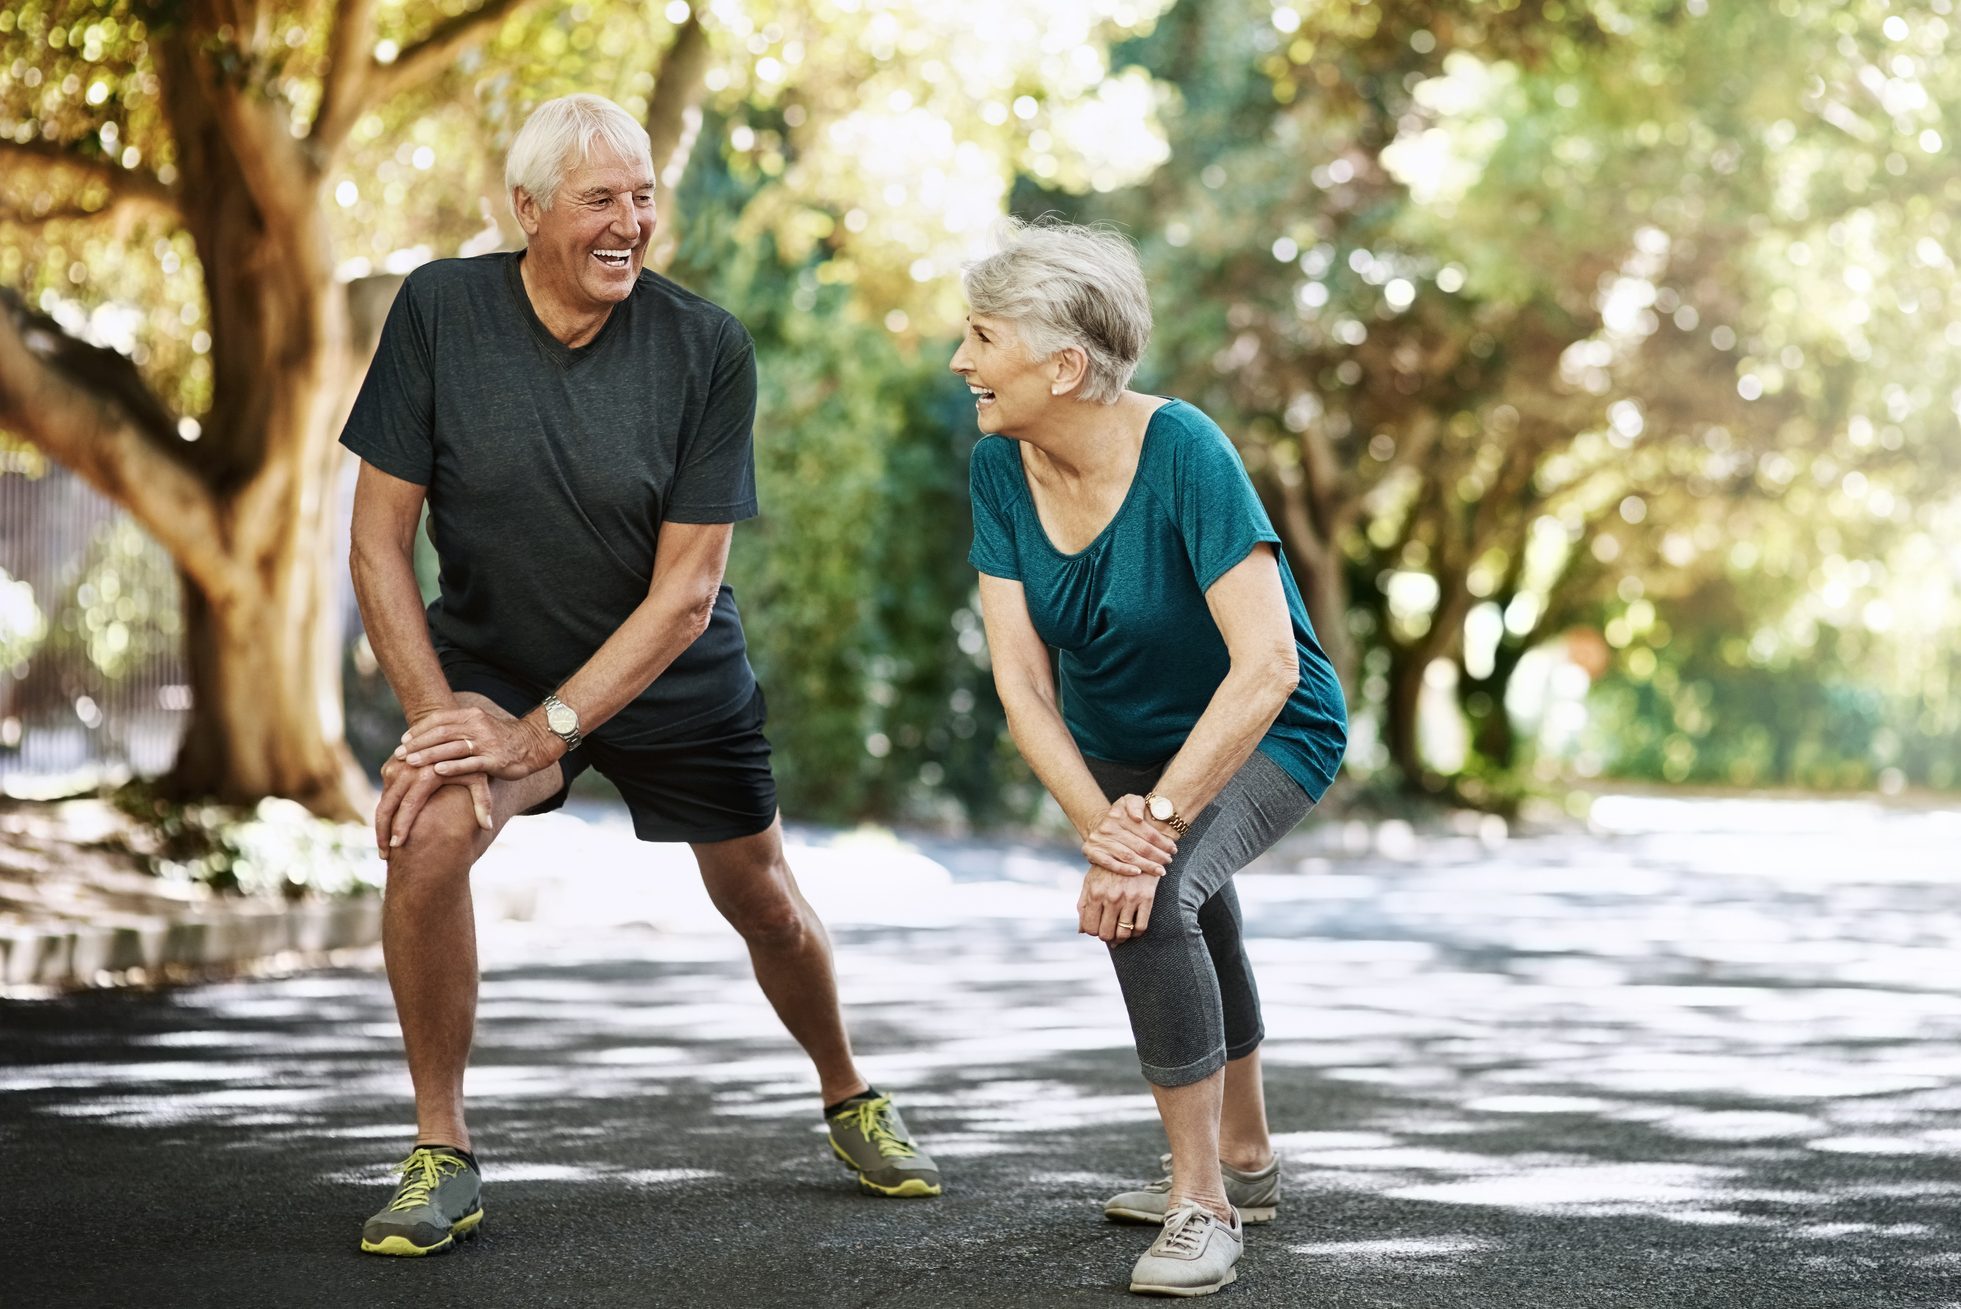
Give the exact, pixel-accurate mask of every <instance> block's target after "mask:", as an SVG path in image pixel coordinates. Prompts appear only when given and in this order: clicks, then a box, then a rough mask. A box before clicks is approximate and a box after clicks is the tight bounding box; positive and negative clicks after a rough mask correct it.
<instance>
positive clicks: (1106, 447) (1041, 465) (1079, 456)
mask: <svg viewBox="0 0 1961 1309" xmlns="http://www.w3.org/2000/svg"><path fill="white" fill-rule="evenodd" d="M1157 403H1158V402H1157V401H1156V400H1154V399H1153V398H1152V397H1150V396H1142V395H1138V394H1137V393H1136V392H1134V391H1126V392H1124V394H1123V397H1122V398H1121V399H1119V400H1118V401H1117V402H1116V403H1115V404H1113V405H1099V404H1084V403H1082V402H1081V401H1066V402H1064V403H1062V404H1059V405H1057V406H1055V407H1054V409H1053V411H1052V413H1053V417H1050V418H1048V420H1047V421H1045V422H1043V423H1041V424H1040V425H1039V426H1037V427H1034V428H1030V429H1028V430H1027V431H1024V432H1019V433H1016V434H1015V436H1016V439H1017V440H1019V441H1021V442H1022V443H1023V444H1024V445H1026V446H1027V447H1028V452H1029V455H1030V459H1029V463H1030V464H1031V466H1032V468H1033V471H1034V472H1035V473H1036V475H1037V476H1040V477H1041V478H1042V479H1043V480H1044V481H1056V482H1061V483H1063V484H1065V485H1078V484H1082V483H1092V484H1093V483H1097V482H1102V481H1106V480H1114V479H1121V480H1123V481H1128V480H1129V479H1130V475H1131V473H1132V472H1133V471H1134V470H1135V469H1136V467H1137V451H1138V447H1139V446H1141V445H1142V444H1143V442H1144V428H1145V425H1146V421H1147V420H1148V418H1149V415H1150V412H1151V410H1153V409H1155V408H1156V407H1157Z"/></svg>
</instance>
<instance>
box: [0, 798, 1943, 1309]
mask: <svg viewBox="0 0 1961 1309" xmlns="http://www.w3.org/2000/svg"><path fill="white" fill-rule="evenodd" d="M565 821H567V822H571V821H573V820H570V819H567V820H565ZM1600 829H1601V830H1597V831H1595V832H1593V833H1572V834H1562V835H1550V836H1543V837H1533V838H1527V839H1514V840H1510V841H1505V842H1494V841H1492V840H1490V839H1489V838H1490V837H1492V836H1494V835H1495V834H1494V833H1490V832H1486V833H1484V836H1485V837H1486V838H1487V839H1484V840H1480V839H1479V837H1478V835H1476V834H1472V833H1467V834H1464V835H1459V836H1450V837H1443V838H1427V839H1426V838H1422V837H1417V836H1413V835H1411V834H1408V833H1403V832H1398V831H1395V830H1393V829H1392V830H1391V831H1389V832H1387V833H1378V834H1377V835H1376V836H1375V837H1373V838H1371V837H1370V836H1369V835H1368V834H1367V833H1364V832H1361V831H1360V830H1359V829H1344V830H1325V829H1324V830H1314V829H1312V827H1311V825H1310V829H1309V830H1308V831H1305V832H1304V833H1302V834H1301V835H1299V836H1298V837H1297V838H1295V839H1294V840H1293V841H1291V842H1290V843H1289V844H1288V845H1287V846H1286V847H1284V848H1283V850H1282V851H1280V852H1277V853H1276V854H1275V855H1274V856H1271V857H1270V858H1269V859H1268V860H1267V861H1265V862H1264V863H1262V864H1261V865H1259V866H1257V867H1256V869H1255V870H1253V871H1251V872H1249V873H1247V874H1245V875H1243V876H1242V879H1241V894H1242V897H1243V900H1244V902H1245V906H1246V909H1247V914H1248V917H1249V920H1250V924H1251V927H1252V929H1253V931H1254V933H1255V939H1254V942H1253V946H1252V953H1253V956H1254V961H1255V965H1256V967H1257V968H1258V970H1259V972H1260V977H1261V983H1262V988H1263V994H1264V996H1265V1003H1266V1010H1267V1017H1268V1029H1269V1039H1268V1044H1267V1047H1266V1058H1267V1061H1268V1070H1269V1072H1268V1095H1269V1113H1270V1117H1271V1120H1272V1122H1273V1125H1274V1129H1275V1131H1276V1133H1277V1134H1278V1135H1277V1142H1276V1143H1277V1145H1278V1147H1279V1149H1280V1152H1281V1154H1282V1156H1283V1159H1284V1160H1285V1164H1284V1168H1285V1175H1286V1179H1287V1181H1286V1190H1285V1196H1284V1200H1283V1207H1282V1210H1281V1214H1280V1217H1279V1219H1278V1221H1276V1222H1275V1223H1274V1224H1273V1225H1271V1226H1268V1227H1263V1228H1255V1229H1252V1231H1251V1239H1250V1241H1249V1246H1248V1252H1247V1256H1246V1258H1245V1260H1244V1261H1243V1263H1242V1265H1241V1278H1240V1281H1239V1283H1238V1284H1237V1285H1235V1286H1233V1287H1231V1288H1229V1289H1228V1290H1227V1291H1226V1292H1225V1293H1224V1297H1223V1298H1222V1299H1220V1300H1218V1301H1215V1302H1214V1303H1218V1304H1220V1305H1227V1304H1236V1305H1244V1306H1326V1307H1327V1309H1346V1307H1350V1306H1352V1307H1354V1309H1391V1307H1399V1306H1409V1307H1412V1309H1414V1307H1415V1306H1438V1307H1440V1309H1442V1307H1448V1309H1483V1307H1485V1306H1491V1307H1493V1309H1499V1307H1502V1309H1537V1307H1540V1306H1544V1307H1547V1309H1550V1307H1553V1306H1558V1307H1560V1309H1565V1307H1568V1306H1575V1307H1578V1306H1585V1307H1586V1309H1594V1307H1596V1306H1598V1307H1600V1309H1608V1307H1616V1306H1627V1307H1629V1309H1633V1307H1636V1306H1639V1307H1641V1309H1650V1307H1652V1309H1694V1307H1699V1306H1765V1307H1767V1309H1768V1307H1775V1309H1814V1307H1816V1309H1825V1307H1827V1306H1833V1307H1836V1306H1847V1307H1850V1306H1860V1307H1861V1309H1864V1307H1867V1306H1871V1307H1874V1309H1878V1307H1880V1306H1885V1307H1886V1309H1894V1307H1906V1306H1937V1305H1958V1304H1961V1245H1957V1234H1958V1233H1961V1217H1957V1208H1956V1201H1957V1196H1961V1120H1957V1115H1956V1112H1955V1111H1956V1109H1957V1107H1961V969H1958V968H1957V967H1956V963H1955V946H1956V943H1957V938H1958V937H1961V907H1957V903H1956V894H1955V891H1954V888H1953V885H1952V881H1953V879H1952V872H1953V869H1954V864H1955V856H1954V851H1955V850H1956V849H1957V848H1961V841H1958V840H1957V838H1961V815H1955V814H1941V813H1920V814H1905V815H1902V814H1886V813H1882V812H1880V811H1878V810H1876V809H1872V808H1868V807H1862V806H1845V805H1839V806H1831V805H1757V806H1735V805H1728V806H1725V805H1720V804H1703V805H1700V806H1698V805H1692V804H1690V805H1685V804H1681V803H1674V802H1669V803H1661V802H1642V801H1626V802H1619V803H1618V807H1615V806H1609V808H1608V810H1607V811H1606V813H1605V814H1604V816H1603V817H1602V821H1601V824H1600ZM592 840H593V841H594V843H595V848H596V849H600V848H603V849H610V850H612V852H613V854H614V855H615V856H616V858H615V859H614V860H612V861H602V860H584V859H582V860H579V861H576V862H578V863H579V864H580V865H581V868H582V871H581V872H580V873H579V874H578V876H579V877H582V878H585V879H588V880H589V881H591V882H592V883H593V885H595V886H598V887H599V888H601V889H602V890H603V889H604V888H605V887H607V886H612V885H616V884H620V883H616V882H615V881H614V880H613V879H621V878H632V879H636V881H635V884H636V885H638V886H639V887H640V888H641V891H640V893H641V894H643V895H644V894H646V893H647V888H648V887H649V886H651V887H653V888H655V892H656V899H658V898H659V897H658V894H657V893H658V888H659V887H660V886H661V885H662V883H661V882H659V881H658V880H654V881H651V882H649V881H647V879H660V878H667V879H675V878H678V877H681V876H684V873H682V872H681V871H680V870H677V869H676V868H674V867H673V866H671V861H669V863H668V864H667V865H664V866H661V867H658V868H651V869H637V868H634V867H631V866H630V865H631V861H633V860H635V859H638V858H640V856H641V853H642V852H640V851H639V850H638V849H637V848H636V847H633V846H632V845H631V844H630V843H628V842H623V841H621V840H620V839H619V838H618V834H617V832H615V831H612V830H611V829H605V828H603V827H602V828H601V829H598V830H597V831H596V832H595V834H594V835H593V837H592ZM811 840H812V841H813V842H814V849H813V850H812V851H807V852H806V853H805V856H804V859H803V862H804V863H805V864H808V865H809V866H810V867H811V869H812V872H811V874H810V876H808V877H807V878H806V880H807V881H808V882H810V883H811V884H812V887H813V891H814V893H815V898H816V899H817V902H818V904H819V907H820V909H822V910H823V911H824V912H825V914H826V916H827V918H828V919H829V920H830V921H831V922H832V924H833V927H834V932H835V936H836V938H837V945H838V951H839V956H840V961H841V970H842V979H843V985H844V988H845V991H846V995H847V999H848V1001H849V1003H850V1017H851V1019H852V1022H853V1024H854V1028H855V1031H856V1034H857V1039H858V1043H859V1046H860V1047H861V1050H862V1051H863V1052H864V1054H865V1056H866V1064H867V1067H868V1071H869V1072H870V1074H871V1075H872V1076H873V1077H874V1079H875V1080H876V1081H878V1082H879V1084H880V1085H881V1086H882V1087H883V1088H885V1089H887V1090H890V1091H892V1092H893V1093H895V1094H896V1096H897V1097H898V1098H899V1100H900V1103H901V1104H902V1105H903V1106H904V1108H905V1109H906V1112H907V1116H908V1118H909V1119H910V1120H911V1121H912V1123H913V1126H914V1127H915V1129H916V1130H917V1131H918V1132H919V1133H920V1135H921V1137H922V1139H923V1141H924V1143H925V1144H926V1145H927V1146H928V1147H929V1149H931V1151H932V1152H933V1153H934V1154H935V1155H936V1157H937V1158H938V1159H939V1161H940V1162H941V1164H942V1165H943V1167H944V1168H945V1170H946V1173H947V1178H948V1192H947V1194H946V1195H945V1196H944V1197H943V1198H941V1199H938V1200H926V1201H881V1200H875V1199H871V1198H868V1197H864V1196H861V1195H860V1194H858V1192H857V1191H856V1190H855V1189H854V1188H853V1186H852V1185H851V1183H850V1179H849V1177H848V1175H847V1174H846V1173H845V1172H844V1170H843V1169H842V1168H840V1167H838V1166H837V1165H836V1164H835V1163H833V1162H832V1161H831V1160H830V1158H829V1156H828V1153H827V1152H826V1151H825V1150H824V1149H823V1148H822V1146H823V1140H822V1136H821V1128H820V1126H819V1124H818V1121H817V1113H816V1109H817V1106H816V1103H815V1098H814V1095H813V1090H812V1082H811V1078H810V1076H809V1073H808V1070H807V1068H806V1066H805V1065H804V1064H803V1062H802V1060H801V1057H800V1056H799V1055H798V1054H797V1052H796V1051H795V1050H794V1049H793V1048H792V1047H790V1046H789V1044H788V1042H787V1040H786V1039H785V1038H784V1037H783V1036H782V1035H781V1033H780V1031H779V1030H778V1029H777V1028H776V1026H775V1024H774V1022H773V1020H772V1018H771V1016H770V1014H769V1012H768V1010H767V1008H766V1006H765V1005H764V1004H763V1002H762V1001H761V999H760V996H759V994H758V993H757V992H756V990H755V988H754V985H753V983H752V982H751V981H750V980H749V977H748V973H747V967H746V962H745V960H744V959H743V957H742V955H741V952H740V950H739V949H738V947H737V946H736V943H735V942H734V940H733V939H732V937H730V936H729V935H728V934H726V933H723V932H718V931H715V930H713V926H712V924H711V923H709V922H707V921H705V920H704V919H703V918H702V917H701V915H700V914H699V913H698V912H693V911H690V912H680V911H678V910H677V912H676V913H675V914H674V915H671V918H672V921H665V922H661V923H660V925H659V926H648V925H644V924H636V923H635V922H633V921H631V919H633V918H634V917H636V916H640V917H648V918H653V919H655V920H657V921H658V920H661V919H662V917H663V915H662V914H661V913H660V912H658V911H650V912H647V913H644V914H642V913H640V912H639V911H638V910H633V911H631V912H622V911H618V910H617V908H616V910H615V912H612V913H610V914H609V913H605V912H599V911H594V912H592V913H589V914H584V915H582V914H580V913H579V912H575V911H574V910H571V909H567V910H564V911H562V912H558V913H548V912H540V913H538V914H536V915H535V917H537V918H540V919H542V920H544V921H534V922H531V923H525V924H505V925H498V926H494V927H489V928H487V929H486V931H485V933H484V943H483V952H484V957H485V962H486V976H485V985H484V996H483V1005H482V1010H481V1015H480V1018H481V1025H480V1033H479V1038H478V1050H477V1058H476V1061H475V1064H474V1066H473V1072H472V1081H471V1092H472V1095H473V1100H474V1106H475V1108H474V1113H473V1122H474V1126H475V1131H476V1133H477V1137H478V1146H479V1152H480V1154H481V1156H482V1158H483V1161H484V1165H485V1171H486V1179H487V1190H486V1193H485V1203H486V1209H487V1218H486V1220H485V1222H484V1225H483V1228H482V1237H481V1239H479V1240H477V1241H475V1242H473V1243H470V1244H468V1245H465V1246H463V1247H461V1248H459V1249H458V1250H457V1251H456V1252H455V1253H454V1254H451V1255H448V1256H445V1257H442V1258H438V1259H426V1260H390V1259H379V1258H374V1257H370V1256H363V1255H361V1254H360V1253H358V1251H357V1249H356V1240H357V1234H358V1230H359V1226H360V1223H361V1220H362V1219H363V1218H364V1217H365V1216H366V1215H367V1214H368V1213H369V1212H371V1211H372V1210H374V1209H375V1208H377V1207H379V1205H380V1204H381V1203H382V1202H383V1200H385V1198H386V1195H387V1193H388V1189H389V1182H388V1176H387V1167H388V1165H389V1164H391V1163H392V1162H393V1161H394V1160H395V1159H397V1158H398V1157H399V1156H400V1154H401V1153H402V1152H403V1150H404V1148H405V1146H406V1143H407V1140H408V1137H407V1135H406V1133H405V1123H406V1122H407V1121H408V1113H407V1078H406V1075H405V1074H404V1072H403V1071H402V1069H401V1066H400V1063H399V1059H398V1056H397V1048H398V1047H397V1038H396V1034H395V1030H394V1026H393V1018H392V1010H391V1007H390V1004H389V999H388V993H387V988H386V984H385V981H384V979H383V977H382V976H381V973H380V972H379V969H378V966H377V962H376V961H370V962H367V963H365V964H364V965H363V966H358V967H348V968H342V969H336V970H332V971H327V972H316V973H311V974H306V975H300V976H292V977H285V978H270V979H260V980H250V981H238V982H231V983H226V984H221V985H210V986H201V987H193V988H186V989H181V990H177V991H171V992H164V993H157V994H136V993H89V994H81V995H75V996H70V997H67V998H62V999H58V1000H50V1001H39V1002H19V1003H13V1004H9V1005H6V1006H0V1305H4V1306H7V1307H8V1309H15V1307H32V1309H38V1307H39V1306H68V1305H77V1306H82V1305H86V1306H122V1305H131V1306H135V1305H144V1306H179V1305H187V1306H188V1305H195V1306H205V1305H210V1306H247V1305H250V1306H286V1305H292V1306H311V1305H320V1306H351V1305H432V1306H441V1305H470V1306H479V1307H482V1309H493V1307H497V1306H506V1305H508V1306H526V1307H530V1306H554V1305H714V1306H722V1305H734V1306H799V1307H801V1306H840V1307H842V1306H859V1305H867V1306H868V1305H934V1306H968V1305H973V1306H996V1305H999V1306H1051V1305H1110V1306H1116V1305H1120V1304H1123V1303H1127V1302H1129V1297H1128V1296H1127V1295H1126V1293H1125V1291H1124V1285H1125V1281H1126V1274H1127V1272H1128V1269H1129V1265H1130V1262H1131V1260H1132V1259H1133V1258H1134V1257H1135V1255H1136V1254H1137V1253H1138V1252H1139V1251H1140V1250H1141V1249H1142V1248H1143V1245H1144V1244H1145V1243H1146V1241H1147V1238H1148V1233H1147V1232H1145V1231H1143V1229H1138V1228H1129V1227H1119V1226H1115V1225H1112V1224H1108V1223H1106V1222H1104V1221H1103V1219H1102V1217H1101V1213H1100V1199H1101V1197H1102V1196H1103V1195H1105V1194H1107V1193H1108V1192H1110V1191H1112V1190H1114V1189H1117V1188H1119V1187H1121V1186H1123V1185H1125V1184H1127V1183H1129V1182H1131V1181H1133V1180H1135V1179H1138V1178H1142V1177H1146V1176H1150V1175H1154V1171H1155V1164H1156V1156H1157V1153H1158V1151H1159V1150H1160V1149H1162V1144H1161V1140H1162V1138H1161V1135H1160V1134H1159V1132H1158V1129H1157V1127H1156V1124H1155V1118H1154V1114H1153V1112H1152V1108H1151V1103H1150V1100H1149V1097H1148V1095H1147V1093H1146V1092H1145V1090H1144V1088H1143V1085H1142V1083H1141V1081H1140V1080H1139V1078H1138V1075H1137V1073H1136V1069H1135V1063H1134V1059H1133V1057H1132V1055H1131V1053H1130V1051H1129V1050H1128V1048H1127V1033H1126V1031H1125V1028H1124V1020H1123V1016H1122V1010H1121V1006H1120V1004H1119V1002H1118V999H1117V995H1116V989H1115V985H1114V981H1113V979H1112V978H1111V976H1110V974H1109V969H1108V964H1107V961H1105V960H1104V959H1103V958H1101V956H1100V953H1099V951H1100V947H1097V946H1095V945H1094V944H1092V943H1089V942H1086V941H1083V940H1081V939H1080V938H1077V937H1075V936H1074V935H1073V934H1071V932H1070V931H1069V930H1068V927H1067V924H1066V922H1065V921H1064V918H1063V911H1064V910H1065V909H1066V907H1067V904H1068V900H1069V896H1068V893H1067V890H1066V887H1065V885H1064V882H1065V880H1066V879H1067V877H1068V876H1069V869H1068V861H1067V859H1066V858H1065V857H1063V856H1061V855H1058V854H1056V853H1055V852H1050V851H1042V850H1027V849H1014V850H1004V849H1000V848H996V847H989V846H983V845H972V844H968V845H951V844H939V845H928V846H926V847H925V852H926V853H927V854H930V855H932V856H933V857H934V858H935V859H937V860H938V861H939V865H940V866H939V867H937V868H936V867H934V866H932V865H928V864H925V863H924V862H923V861H922V860H920V859H919V858H917V856H916V854H907V853H906V852H904V851H899V850H895V849H892V848H890V847H887V846H881V845H879V844H877V843H867V842H864V841H856V842H854V841H852V840H848V839H841V840H839V841H836V842H830V841H828V840H827V839H826V838H822V837H814V838H811ZM609 843H610V844H609ZM1362 846H1368V847H1369V848H1367V849H1363V848H1361V847H1362ZM520 853H522V852H521V851H520ZM944 870H951V871H950V873H949V872H947V871H944ZM505 877H506V882H505V886H506V888H507V889H508V887H509V886H510V885H511V881H510V877H511V875H510V874H508V873H507V874H505ZM665 885H666V886H668V887H677V886H678V885H679V884H678V883H677V882H675V881H672V880H670V881H668V882H667V883H665ZM629 898H630V897H629ZM683 899H684V897H682V896H680V895H679V894H678V893H677V894H676V896H675V898H674V903H676V904H680V903H681V901H682V900H683ZM540 901H541V903H543V902H549V903H551V904H559V905H567V904H572V903H574V901H573V900H570V899H568V898H566V897H565V896H561V895H559V894H557V893H556V892H554V893H553V894H551V895H545V896H541V897H540ZM595 902H596V903H602V904H603V903H606V902H607V901H606V897H605V896H603V895H601V896H599V897H597V900H596V901H595ZM581 903H583V902H581ZM569 920H575V921H569Z"/></svg>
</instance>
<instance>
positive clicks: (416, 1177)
mask: <svg viewBox="0 0 1961 1309" xmlns="http://www.w3.org/2000/svg"><path fill="white" fill-rule="evenodd" d="M395 1171H396V1172H397V1173H399V1174H400V1175H401V1178H402V1184H401V1185H400V1186H398V1187H396V1188H395V1195H394V1198H393V1199H391V1200H389V1202H388V1204H387V1207H386V1208H384V1209H383V1210H382V1211H381V1212H380V1213H378V1214H376V1215H375V1216H374V1217H373V1218H370V1219H368V1221H367V1225H366V1226H365V1227H363V1228H362V1229H361V1248H362V1249H363V1250H365V1251H366V1252H367V1253H369V1254H405V1255H420V1254H441V1253H442V1252H443V1251H444V1250H447V1249H449V1248H450V1247H451V1246H452V1245H454V1244H456V1238H457V1237H459V1236H471V1235H474V1234H475V1233H476V1230H477V1224H478V1223H480V1222H482V1221H483V1179H482V1178H481V1177H479V1176H478V1175H477V1170H476V1167H475V1165H473V1164H471V1162H470V1161H469V1160H467V1159H465V1158H464V1157H463V1156H462V1155H460V1154H458V1153H457V1152H456V1151H454V1150H452V1149H450V1148H449V1147H448V1146H443V1145H436V1146H428V1145H418V1146H417V1147H415V1149H413V1150H411V1151H409V1157H408V1158H406V1159H404V1160H402V1162H401V1163H400V1164H398V1165H396V1168H395Z"/></svg>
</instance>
